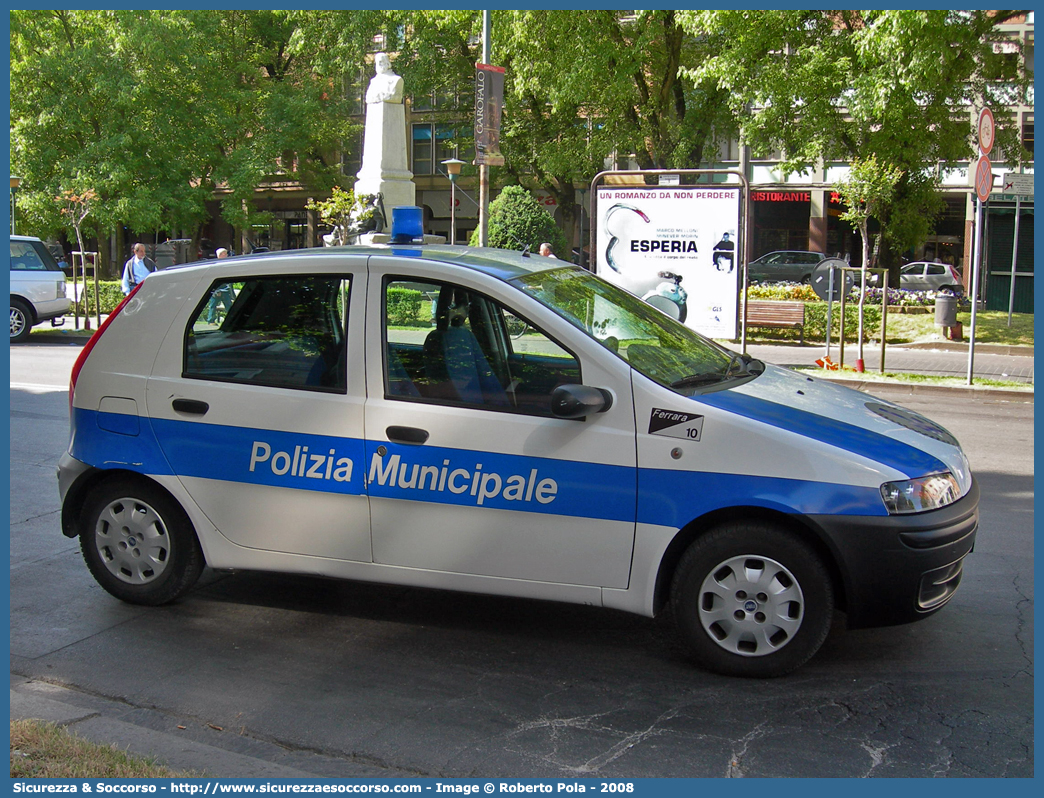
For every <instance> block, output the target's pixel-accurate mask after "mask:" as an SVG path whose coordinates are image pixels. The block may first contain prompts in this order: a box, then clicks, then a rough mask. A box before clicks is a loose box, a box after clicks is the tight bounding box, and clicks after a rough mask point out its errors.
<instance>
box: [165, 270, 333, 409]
mask: <svg viewBox="0 0 1044 798" xmlns="http://www.w3.org/2000/svg"><path fill="white" fill-rule="evenodd" d="M350 288H351V280H350V278H349V277H348V276H347V275H338V276H334V275H303V276H301V275H294V276H275V277H254V278H249V277H248V278H232V279H228V280H218V281H215V282H214V283H213V284H212V285H211V287H210V290H209V291H207V292H206V294H205V295H204V297H203V299H202V300H201V302H200V303H199V305H198V306H197V307H196V309H195V312H194V313H193V314H192V317H191V319H190V321H189V326H188V329H187V330H186V334H185V351H184V370H183V376H184V377H186V378H190V379H203V380H215V381H219V382H238V383H244V384H249V385H264V386H269V387H276V388H291V389H297V390H314V391H327V392H338V393H344V392H345V391H346V390H347V382H346V376H345V375H346V366H345V358H346V330H347V326H346V320H347V310H348V297H349V292H350Z"/></svg>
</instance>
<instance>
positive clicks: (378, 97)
mask: <svg viewBox="0 0 1044 798" xmlns="http://www.w3.org/2000/svg"><path fill="white" fill-rule="evenodd" d="M375 61H376V66H377V74H376V75H374V76H373V79H372V80H371V81H370V86H369V88H368V89H366V102H367V103H399V104H401V103H402V78H401V77H400V76H398V75H396V74H395V73H394V72H393V71H392V66H391V59H389V58H388V55H387V54H386V53H377V58H376V59H375Z"/></svg>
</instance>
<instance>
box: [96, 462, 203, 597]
mask: <svg viewBox="0 0 1044 798" xmlns="http://www.w3.org/2000/svg"><path fill="white" fill-rule="evenodd" d="M80 549H81V551H82V552H83V558H84V560H86V562H87V567H88V568H89V569H90V571H91V574H92V575H93V576H94V578H95V579H96V580H97V581H98V584H100V585H101V586H102V587H103V588H105V590H107V591H108V592H109V593H111V594H112V595H113V596H115V597H116V598H118V599H121V600H123V601H126V602H129V603H131V604H148V605H158V604H167V603H169V602H171V601H174V600H176V599H178V598H180V597H181V596H182V595H184V594H185V593H186V592H187V591H188V590H189V589H190V588H191V587H192V585H194V584H195V582H196V580H197V579H198V578H199V575H200V574H201V573H202V571H203V566H204V558H203V551H202V549H201V548H200V545H199V541H198V540H197V538H196V532H195V530H194V529H193V528H192V522H191V521H189V519H188V516H187V515H185V511H184V510H183V509H182V508H181V506H180V505H179V504H178V503H177V502H176V501H174V500H173V499H172V498H171V497H170V495H169V494H167V493H166V492H164V491H163V490H162V489H160V488H159V487H158V486H156V485H153V484H151V483H149V482H147V481H146V480H144V479H138V478H134V477H120V478H117V479H112V480H108V481H106V482H103V483H102V484H101V485H99V486H98V487H96V488H94V490H92V491H91V493H90V494H89V495H88V497H87V500H86V502H85V503H84V509H83V516H82V521H81V526H80Z"/></svg>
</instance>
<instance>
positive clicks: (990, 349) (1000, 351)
mask: <svg viewBox="0 0 1044 798" xmlns="http://www.w3.org/2000/svg"><path fill="white" fill-rule="evenodd" d="M888 348H889V349H900V350H911V349H913V350H918V351H922V352H923V351H928V352H967V351H968V342H967V341H965V342H963V343H962V342H960V341H922V342H920V343H916V342H915V343H910V344H889V345H888ZM975 351H976V352H982V353H983V354H987V355H1009V356H1011V357H1033V347H1032V346H1015V345H1013V344H975Z"/></svg>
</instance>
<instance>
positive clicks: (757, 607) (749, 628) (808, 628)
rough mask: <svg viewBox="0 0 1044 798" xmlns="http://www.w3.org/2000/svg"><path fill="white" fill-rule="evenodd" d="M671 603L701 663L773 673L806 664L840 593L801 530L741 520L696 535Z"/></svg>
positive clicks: (734, 671) (729, 670)
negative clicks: (788, 529)
mask: <svg viewBox="0 0 1044 798" xmlns="http://www.w3.org/2000/svg"><path fill="white" fill-rule="evenodd" d="M671 607H672V611H673V614H674V622H675V625H676V626H677V628H678V631H679V633H680V636H681V638H682V640H683V642H684V643H685V644H686V646H687V647H688V649H689V652H690V653H691V655H692V656H693V658H694V659H695V661H696V662H697V663H698V664H699V665H700V666H702V667H704V668H707V669H708V670H711V671H714V672H716V673H721V674H725V675H727V676H745V677H754V678H769V677H775V676H782V675H784V674H787V673H790V672H791V671H793V670H795V669H796V668H799V667H800V666H802V665H804V664H805V663H806V662H808V660H809V659H811V658H812V656H813V655H814V654H815V653H816V652H817V651H818V650H819V648H820V646H822V645H823V642H824V641H825V640H826V638H827V634H828V633H829V632H830V625H831V622H832V620H833V614H834V591H833V585H832V582H831V578H830V574H829V573H828V571H827V569H826V567H825V565H824V564H823V561H822V559H821V558H820V557H819V556H818V555H817V554H816V552H815V551H814V550H813V549H812V547H811V546H809V545H808V544H807V543H805V542H804V541H803V540H801V539H800V538H798V537H797V536H796V535H794V534H792V533H790V532H787V531H785V530H783V529H781V528H778V527H776V526H773V525H771V524H768V523H764V522H736V523H731V524H728V525H725V526H721V527H718V528H716V529H714V530H712V531H710V532H708V533H707V534H705V535H703V536H702V537H700V538H698V539H697V540H696V541H695V542H693V543H692V544H691V545H690V546H689V548H688V550H687V551H686V552H685V554H684V555H682V559H681V561H680V562H679V564H678V568H677V570H676V571H675V575H674V580H673V582H672V585H671Z"/></svg>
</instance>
